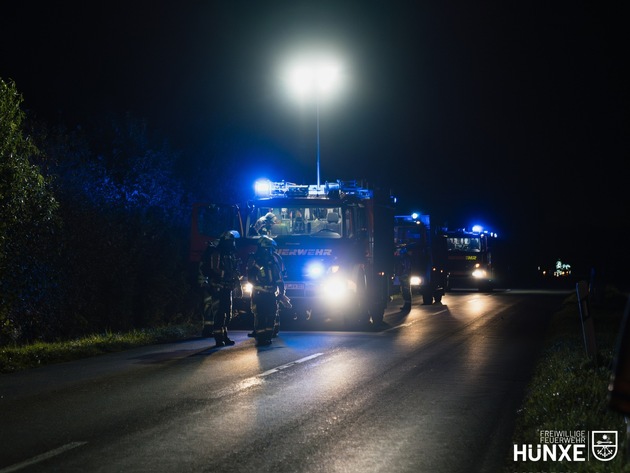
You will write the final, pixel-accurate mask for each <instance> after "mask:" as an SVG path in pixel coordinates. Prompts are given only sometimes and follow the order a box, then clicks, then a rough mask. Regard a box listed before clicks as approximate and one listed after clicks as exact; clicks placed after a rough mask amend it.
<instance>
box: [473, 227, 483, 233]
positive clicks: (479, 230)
mask: <svg viewBox="0 0 630 473" xmlns="http://www.w3.org/2000/svg"><path fill="white" fill-rule="evenodd" d="M472 231H473V232H475V233H481V232H482V231H483V227H482V226H481V225H473V227H472Z"/></svg>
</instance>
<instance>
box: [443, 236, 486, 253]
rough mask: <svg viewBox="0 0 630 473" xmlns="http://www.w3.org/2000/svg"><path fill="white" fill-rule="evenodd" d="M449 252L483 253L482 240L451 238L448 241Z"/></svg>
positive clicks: (477, 238) (476, 238)
mask: <svg viewBox="0 0 630 473" xmlns="http://www.w3.org/2000/svg"><path fill="white" fill-rule="evenodd" d="M446 244H447V247H448V251H467V252H472V253H479V252H481V238H479V237H449V238H447V239H446Z"/></svg>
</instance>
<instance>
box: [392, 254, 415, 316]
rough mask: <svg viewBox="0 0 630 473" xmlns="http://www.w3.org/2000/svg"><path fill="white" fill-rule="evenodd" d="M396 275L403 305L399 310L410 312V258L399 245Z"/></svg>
mask: <svg viewBox="0 0 630 473" xmlns="http://www.w3.org/2000/svg"><path fill="white" fill-rule="evenodd" d="M395 255H396V274H398V279H399V280H400V291H401V294H402V299H403V305H402V306H401V307H400V310H402V311H403V312H409V311H410V310H411V302H412V295H411V279H410V278H411V256H410V255H409V250H408V249H407V247H406V245H401V246H400V247H399V248H397V249H396V254H395Z"/></svg>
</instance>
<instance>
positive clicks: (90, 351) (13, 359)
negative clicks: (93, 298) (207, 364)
mask: <svg viewBox="0 0 630 473" xmlns="http://www.w3.org/2000/svg"><path fill="white" fill-rule="evenodd" d="M198 334H199V325H177V326H170V327H162V328H158V329H150V330H134V331H132V332H127V333H116V332H105V333H99V334H93V335H89V336H86V337H83V338H80V339H76V340H69V341H60V342H52V343H48V342H46V343H45V342H36V343H32V344H29V345H23V346H6V347H1V348H0V373H13V372H16V371H21V370H25V369H30V368H37V367H39V366H44V365H48V364H52V363H61V362H64V361H71V360H77V359H81V358H87V357H91V356H96V355H102V354H105V353H112V352H117V351H123V350H128V349H130V348H135V347H140V346H146V345H153V344H157V343H168V342H175V341H179V340H185V339H187V338H190V337H193V336H197V335H198Z"/></svg>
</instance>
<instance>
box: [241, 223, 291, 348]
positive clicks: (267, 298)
mask: <svg viewBox="0 0 630 473" xmlns="http://www.w3.org/2000/svg"><path fill="white" fill-rule="evenodd" d="M276 247H277V243H276V242H275V241H274V240H273V238H271V237H268V236H266V235H263V236H261V237H260V239H259V240H258V248H257V250H256V252H255V253H252V254H251V255H250V257H249V260H248V261H247V280H248V282H250V283H251V284H252V299H251V304H252V305H251V308H252V313H253V314H254V337H255V338H256V345H257V346H266V345H269V344H271V339H272V338H273V337H274V335H277V332H278V329H279V327H280V321H279V307H278V303H279V301H280V302H281V303H282V304H283V305H289V304H290V303H289V299H288V298H287V297H286V295H285V290H284V280H283V272H284V265H283V262H282V257H281V256H280V255H279V254H278V253H276V252H275V248H276Z"/></svg>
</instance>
